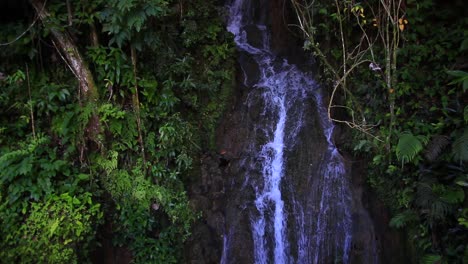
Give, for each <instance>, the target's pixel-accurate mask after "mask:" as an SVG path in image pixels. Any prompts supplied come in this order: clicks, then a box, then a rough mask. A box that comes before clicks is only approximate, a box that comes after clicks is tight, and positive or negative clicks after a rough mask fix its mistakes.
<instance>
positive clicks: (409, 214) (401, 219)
mask: <svg viewBox="0 0 468 264" xmlns="http://www.w3.org/2000/svg"><path fill="white" fill-rule="evenodd" d="M417 219H418V216H417V214H416V213H415V212H414V211H411V210H407V211H404V212H402V213H399V214H397V215H395V216H394V217H393V218H392V219H391V220H390V223H389V225H390V226H391V227H394V228H397V229H400V228H403V227H405V226H406V225H408V224H409V223H411V222H413V221H415V220H417Z"/></svg>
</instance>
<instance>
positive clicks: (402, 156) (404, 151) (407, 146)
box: [396, 132, 423, 164]
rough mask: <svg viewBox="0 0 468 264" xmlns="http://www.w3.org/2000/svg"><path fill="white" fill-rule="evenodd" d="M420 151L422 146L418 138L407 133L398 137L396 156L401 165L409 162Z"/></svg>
mask: <svg viewBox="0 0 468 264" xmlns="http://www.w3.org/2000/svg"><path fill="white" fill-rule="evenodd" d="M422 150H423V145H422V143H421V141H420V139H419V138H418V137H416V136H414V135H413V134H411V133H409V132H407V133H403V134H401V135H400V138H399V139H398V145H397V147H396V155H397V158H398V160H400V161H401V162H402V163H403V164H404V163H408V162H411V161H412V160H413V159H414V158H415V157H416V155H418V154H419V152H421V151H422Z"/></svg>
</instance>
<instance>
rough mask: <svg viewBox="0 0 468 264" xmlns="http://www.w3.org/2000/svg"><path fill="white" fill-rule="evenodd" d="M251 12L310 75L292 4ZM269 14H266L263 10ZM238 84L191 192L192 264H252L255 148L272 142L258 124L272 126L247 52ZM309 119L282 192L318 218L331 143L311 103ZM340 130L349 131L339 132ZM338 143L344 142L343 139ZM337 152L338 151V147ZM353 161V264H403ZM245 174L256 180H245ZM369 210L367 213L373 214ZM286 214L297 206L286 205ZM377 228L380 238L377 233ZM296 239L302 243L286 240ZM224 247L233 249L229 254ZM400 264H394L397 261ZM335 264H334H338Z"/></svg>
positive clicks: (273, 42) (266, 0)
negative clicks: (196, 215)
mask: <svg viewBox="0 0 468 264" xmlns="http://www.w3.org/2000/svg"><path fill="white" fill-rule="evenodd" d="M251 2H252V3H250V6H248V8H246V10H245V12H251V13H252V17H254V19H255V21H257V22H262V24H265V25H267V27H268V29H269V31H270V33H271V39H270V46H271V50H272V51H273V52H274V53H275V54H277V55H278V57H282V58H285V59H287V60H288V61H289V62H290V63H291V64H295V65H298V67H299V68H303V69H304V70H306V71H312V70H313V69H312V68H313V65H312V63H311V62H312V60H311V59H310V58H308V57H307V56H306V55H305V54H304V53H303V52H302V42H301V40H300V39H299V38H297V37H295V36H294V33H293V32H292V31H291V29H290V28H289V27H288V24H291V23H294V15H293V12H292V10H291V9H290V7H289V6H288V3H289V2H288V1H285V0H259V1H251ZM264 10H268V12H262V11H264ZM257 30H258V29H257V28H256V27H251V28H247V35H248V38H249V43H252V45H254V46H255V45H260V43H261V40H260V39H259V38H260V35H261V34H259V32H257ZM238 56H239V67H238V71H237V73H238V74H237V82H236V83H237V85H236V87H235V88H234V89H235V90H234V93H233V94H234V95H233V96H232V98H231V102H230V104H229V105H230V107H229V108H228V111H227V112H226V114H225V116H224V118H223V120H222V121H221V123H220V125H219V127H218V130H217V146H218V151H217V152H216V153H207V154H206V155H204V156H203V157H202V160H201V168H200V170H201V171H200V177H199V178H197V179H196V180H195V181H194V182H193V184H192V185H191V187H190V189H189V195H190V197H191V203H192V206H193V208H194V209H195V210H197V211H200V212H202V217H201V219H200V220H199V221H198V222H197V223H196V224H195V225H194V228H193V232H192V236H191V238H190V239H189V241H188V242H187V246H186V263H197V264H204V263H220V261H224V262H225V263H254V255H253V250H252V248H253V244H254V241H253V238H252V233H251V230H250V229H251V219H250V216H251V215H255V213H256V209H255V206H254V204H253V201H254V200H255V188H254V187H253V186H251V185H250V184H248V182H252V181H254V182H255V181H257V180H256V179H257V178H260V177H262V175H261V174H260V173H259V171H261V169H260V168H259V166H260V165H261V162H260V161H259V160H257V158H256V157H253V156H252V153H251V146H252V144H253V145H255V144H256V145H261V144H264V143H265V142H266V140H267V139H266V135H265V133H264V132H263V131H259V130H258V129H257V128H258V124H265V125H266V124H268V123H270V122H272V121H271V120H269V118H267V117H265V115H262V111H263V109H264V105H263V104H264V102H263V101H262V100H260V99H259V98H260V96H259V95H258V94H257V92H256V91H255V89H254V88H255V87H253V86H254V85H255V84H257V82H258V80H259V74H260V71H259V68H258V65H257V64H256V62H255V61H254V60H253V59H252V58H251V57H250V56H248V55H247V54H244V53H242V52H239V54H238ZM304 109H305V111H304V115H305V116H307V118H306V121H305V122H304V124H303V128H302V129H301V132H300V133H298V134H297V139H296V140H297V142H298V143H297V144H295V146H294V147H293V148H291V149H287V150H286V153H285V155H286V156H287V157H288V158H287V161H286V163H285V174H286V175H291V176H289V179H287V181H289V183H290V184H289V185H288V186H287V187H283V188H282V191H283V192H284V193H285V195H284V197H285V199H286V200H285V203H286V204H290V201H288V199H292V198H288V197H295V198H294V199H297V200H301V201H302V203H303V204H307V207H310V208H308V209H309V212H311V213H309V214H308V215H306V216H305V217H309V218H314V217H316V216H314V212H316V213H317V210H318V208H316V207H317V206H316V204H317V203H318V199H319V198H318V197H317V194H314V189H313V187H314V186H317V184H316V183H317V181H318V180H317V173H318V172H319V171H320V168H321V167H323V166H325V165H324V164H323V162H322V161H323V160H324V157H323V156H324V153H325V152H326V149H327V143H326V140H325V137H324V135H323V131H322V130H321V128H320V122H319V118H318V113H317V111H316V105H315V102H314V100H308V101H307V103H306V106H305V108H304ZM339 131H345V130H344V129H340V130H339ZM345 137H346V134H345V133H344V132H336V133H335V138H337V139H338V138H345ZM337 141H338V140H337ZM337 145H338V148H339V144H337ZM343 155H344V156H345V159H346V160H348V162H346V164H345V167H346V168H345V170H346V171H347V174H346V177H349V179H350V181H351V183H352V184H351V188H352V190H351V193H352V194H351V195H352V223H353V226H352V235H353V240H352V241H353V242H352V245H351V252H350V262H351V263H374V260H375V258H379V259H381V261H380V263H404V260H405V257H404V254H401V253H398V252H399V245H398V244H399V241H400V240H401V237H400V236H398V235H397V234H394V233H393V231H392V230H389V229H388V228H386V227H387V226H388V221H389V219H388V217H387V213H386V210H385V208H384V207H383V205H382V204H380V203H379V202H378V200H377V199H376V198H375V197H372V196H371V192H369V191H368V188H367V186H366V180H365V179H366V176H365V173H364V172H365V169H363V167H362V166H361V165H359V164H357V163H355V162H353V160H354V158H353V157H351V156H349V155H346V154H343ZM246 175H248V177H250V179H246ZM369 208H370V209H371V210H368V209H369ZM286 211H289V212H292V211H293V210H292V208H290V207H289V208H288V206H287V205H286ZM294 225H295V222H294V221H289V222H288V228H291V229H294ZM373 226H375V227H376V228H375V232H374V228H373ZM288 236H289V237H290V238H291V239H297V237H294V236H295V235H293V234H288ZM223 245H226V246H228V247H229V248H230V250H229V252H227V251H225V252H224V259H223V260H222V259H221V258H222V256H223ZM297 251H298V249H297V248H295V247H294V246H291V249H290V254H292V255H293V256H297V255H298V254H299V253H298V252H297ZM389 256H394V257H395V258H397V259H398V262H394V260H395V258H393V259H392V260H389V262H387V260H388V259H389V258H388V257H389ZM334 261H335V259H330V261H329V262H330V263H333V262H334Z"/></svg>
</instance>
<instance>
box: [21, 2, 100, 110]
mask: <svg viewBox="0 0 468 264" xmlns="http://www.w3.org/2000/svg"><path fill="white" fill-rule="evenodd" d="M30 2H31V5H32V6H33V7H34V9H35V10H36V13H37V15H38V16H39V18H40V19H41V21H42V23H44V25H45V26H47V25H48V24H49V17H50V15H49V13H48V12H47V9H46V7H45V2H44V1H43V0H30ZM48 29H49V30H50V32H51V34H52V37H53V40H54V44H55V45H56V46H57V49H58V51H59V53H61V55H62V56H63V57H64V58H65V60H66V63H67V64H68V66H69V67H70V69H71V71H72V72H73V74H74V75H75V76H76V78H77V79H78V82H79V85H80V93H81V94H82V95H83V97H84V99H85V100H86V101H88V102H93V103H95V102H97V100H98V99H99V96H98V92H97V89H96V85H95V83H94V78H93V75H92V74H91V71H90V70H89V68H88V65H87V64H86V63H85V61H84V60H83V57H82V56H81V53H80V52H79V50H78V48H77V47H76V45H75V43H74V42H73V39H72V38H71V37H70V35H69V34H68V33H67V31H60V30H58V29H56V28H54V27H53V26H50V27H48Z"/></svg>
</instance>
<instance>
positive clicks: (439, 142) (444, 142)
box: [424, 135, 450, 162]
mask: <svg viewBox="0 0 468 264" xmlns="http://www.w3.org/2000/svg"><path fill="white" fill-rule="evenodd" d="M449 144H450V141H449V138H448V137H447V136H443V135H434V136H433V137H432V139H431V141H430V142H429V144H427V146H426V149H425V150H424V157H425V158H426V159H427V160H428V161H431V162H433V161H435V160H436V159H437V158H438V157H439V155H440V154H441V153H442V151H443V150H444V149H445V148H446V147H447V146H448V145H449Z"/></svg>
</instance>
